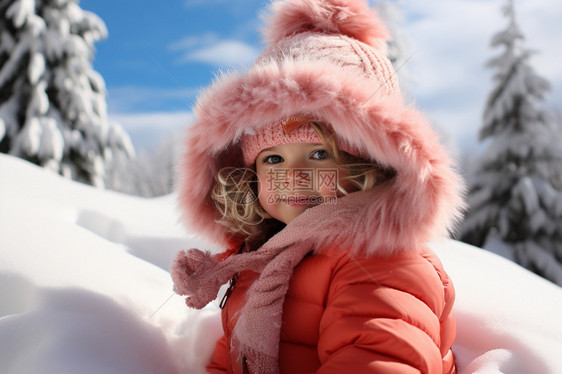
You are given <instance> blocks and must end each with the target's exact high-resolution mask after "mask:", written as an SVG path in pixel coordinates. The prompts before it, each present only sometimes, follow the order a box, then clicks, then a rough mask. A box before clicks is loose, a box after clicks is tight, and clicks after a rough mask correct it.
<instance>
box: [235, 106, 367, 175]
mask: <svg viewBox="0 0 562 374" xmlns="http://www.w3.org/2000/svg"><path fill="white" fill-rule="evenodd" d="M312 121H313V120H312V119H311V118H310V117H308V116H304V115H300V116H294V117H288V118H286V119H283V120H281V121H278V122H275V123H273V124H271V125H269V126H265V127H262V128H261V129H260V130H259V132H258V133H257V134H246V135H244V136H243V137H242V140H241V141H240V147H241V148H242V157H243V158H244V166H246V167H250V166H251V165H252V164H253V163H254V161H255V160H256V157H257V156H258V155H259V153H260V152H261V151H263V150H264V149H266V148H270V147H274V146H276V145H279V144H288V143H320V144H323V143H324V142H323V141H322V139H321V138H320V136H318V134H317V133H316V131H315V130H314V129H313V128H312V127H311V126H308V123H310V122H312ZM294 122H298V123H302V126H300V127H297V128H295V129H291V131H290V132H289V133H288V134H287V133H286V132H287V131H285V130H286V129H285V126H286V123H294ZM338 148H339V149H340V150H342V151H345V152H347V153H349V154H352V155H354V156H358V157H361V155H360V153H359V151H358V150H356V149H354V148H353V147H351V146H349V145H347V144H345V143H343V142H338Z"/></svg>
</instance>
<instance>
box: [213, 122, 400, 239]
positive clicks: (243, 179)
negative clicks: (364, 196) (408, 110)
mask: <svg viewBox="0 0 562 374" xmlns="http://www.w3.org/2000/svg"><path fill="white" fill-rule="evenodd" d="M303 125H309V126H311V127H312V128H313V129H314V131H316V133H317V134H318V136H319V137H320V139H322V142H323V143H324V146H325V147H326V150H327V152H328V153H329V154H330V157H332V158H333V160H334V162H335V163H336V164H337V165H338V167H339V168H342V169H344V170H346V171H347V172H348V174H349V175H348V176H346V177H343V178H341V179H342V181H348V182H349V184H351V185H352V188H351V189H350V190H349V191H348V189H349V188H348V189H345V188H344V187H343V186H342V185H341V184H340V183H339V181H338V183H337V189H338V191H339V192H340V193H341V194H342V195H348V194H350V193H352V192H356V191H367V190H369V189H371V188H373V187H374V186H375V185H377V184H380V183H382V182H383V181H385V180H387V179H388V178H389V177H391V176H392V175H393V172H392V171H389V170H386V169H384V168H382V167H381V166H379V165H378V164H377V163H374V162H367V161H365V160H363V159H361V158H358V157H355V156H353V155H351V154H349V153H347V152H344V151H341V150H339V149H338V146H337V142H336V137H335V136H334V133H333V131H332V130H331V129H330V128H329V127H327V126H323V125H321V124H319V123H317V122H302V121H293V122H291V121H289V122H287V124H286V125H285V126H284V128H283V131H284V132H285V133H286V134H288V133H290V132H291V131H293V130H294V129H296V128H299V127H300V126H303ZM215 179H216V184H215V186H214V188H213V190H212V194H211V196H212V198H213V201H214V202H215V206H216V208H217V210H218V212H219V213H220V214H221V218H220V219H219V220H217V221H216V222H218V223H220V224H222V225H224V226H225V227H226V228H227V231H228V232H229V233H232V234H237V235H242V236H244V237H246V238H256V237H261V239H262V240H264V239H265V240H267V238H268V237H269V236H271V234H272V231H278V230H279V229H280V227H279V225H272V224H271V222H269V221H271V220H270V218H272V217H271V216H270V215H269V214H268V213H267V212H266V211H265V210H264V209H263V208H262V206H261V205H260V203H259V201H258V188H257V184H258V179H257V174H256V173H255V171H254V170H252V169H248V168H234V167H226V168H222V169H221V170H219V172H218V173H217V176H216V178H215ZM264 236H265V237H264ZM262 240H260V242H261V241H262ZM259 244H261V243H259Z"/></svg>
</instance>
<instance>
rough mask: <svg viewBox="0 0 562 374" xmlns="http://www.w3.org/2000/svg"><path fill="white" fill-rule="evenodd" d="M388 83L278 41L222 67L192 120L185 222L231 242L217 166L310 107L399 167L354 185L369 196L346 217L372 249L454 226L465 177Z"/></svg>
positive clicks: (183, 178)
mask: <svg viewBox="0 0 562 374" xmlns="http://www.w3.org/2000/svg"><path fill="white" fill-rule="evenodd" d="M350 2H351V1H350ZM289 3H290V2H289ZM327 3H331V2H330V1H327ZM338 3H345V2H344V1H339V2H338ZM353 3H356V2H353ZM274 24H275V23H274ZM279 27H280V26H279ZM306 30H310V27H308V28H306ZM307 32H309V31H307ZM293 34H294V33H293ZM293 37H294V36H293ZM299 37H300V38H301V40H302V39H303V38H306V37H307V34H306V33H302V34H301V35H300V36H299ZM352 37H353V36H348V35H343V36H338V38H340V39H342V40H345V38H352ZM280 43H286V38H285V39H282V40H281V41H280ZM361 43H362V42H361ZM272 51H273V52H272ZM393 77H394V74H393ZM389 84H391V85H393V86H394V85H395V82H388V81H381V79H380V78H378V77H376V76H375V77H372V76H370V77H366V75H365V73H364V71H361V69H355V68H353V69H352V68H350V69H347V68H345V66H342V64H339V63H337V62H334V61H331V60H330V59H326V58H318V56H317V55H312V54H307V53H302V51H301V52H300V53H298V54H295V53H279V52H278V51H276V50H275V47H272V46H270V47H269V48H268V49H267V50H266V53H265V55H262V56H261V57H260V58H259V59H258V61H257V62H256V63H255V64H254V65H253V66H252V67H251V68H249V69H248V70H247V71H243V72H236V71H235V72H230V73H225V74H222V75H221V76H220V77H218V78H217V79H216V81H215V82H214V84H213V85H212V86H211V87H209V88H208V89H207V90H205V91H204V92H203V93H202V94H201V96H200V97H199V100H198V101H197V103H196V106H195V108H194V112H195V114H196V118H197V119H196V122H195V123H194V124H193V126H191V127H190V128H189V129H188V134H187V138H186V142H185V154H184V156H183V159H182V161H181V165H180V169H179V170H180V181H179V192H180V195H179V206H180V209H181V211H182V217H183V221H184V223H185V224H186V226H187V227H188V228H189V229H190V231H195V232H197V233H199V234H202V235H203V236H205V237H206V238H207V239H209V240H212V241H214V242H216V243H217V244H219V245H222V246H230V245H233V244H234V242H235V240H234V239H233V238H232V237H231V236H230V235H229V234H227V233H226V232H225V228H224V227H223V226H221V225H220V224H217V223H216V222H215V221H216V220H217V219H219V218H220V215H219V213H218V212H217V211H216V209H215V207H214V203H213V201H212V199H211V191H212V189H213V186H214V183H215V181H214V177H215V175H216V174H217V172H218V171H219V170H220V169H221V168H222V167H226V166H233V167H243V162H242V154H241V149H240V144H239V143H240V139H241V137H242V135H243V134H245V133H255V132H257V131H258V130H259V129H260V128H261V127H263V126H266V125H268V124H270V123H271V122H272V121H276V120H279V119H280V118H283V117H284V116H290V115H294V114H301V113H305V114H309V115H311V116H312V117H314V118H316V119H318V120H319V121H321V122H323V123H328V124H331V125H332V127H333V131H334V133H335V135H336V136H337V137H338V138H339V140H340V141H342V142H345V143H346V144H348V145H349V146H350V147H351V148H353V149H357V150H359V152H360V154H361V155H362V156H363V157H364V158H366V159H369V160H371V161H376V162H378V163H379V164H380V165H382V166H385V167H388V168H392V169H394V170H395V171H396V175H395V176H394V177H393V178H392V179H391V180H389V181H387V182H385V183H383V184H381V185H380V186H377V187H375V188H374V189H373V190H372V191H369V192H368V193H354V194H360V195H361V198H360V201H361V203H360V204H355V205H353V206H354V210H353V212H352V213H351V214H347V216H346V220H345V221H344V224H345V225H347V227H348V228H352V232H353V233H354V235H356V236H357V238H362V239H361V241H360V242H357V243H355V244H357V245H363V248H364V250H365V251H366V252H367V253H373V252H376V251H377V250H381V249H380V248H384V251H385V253H393V252H396V251H401V250H407V249H412V248H416V247H419V245H420V244H421V243H424V242H426V241H429V240H432V239H435V238H437V237H440V236H446V235H447V234H448V232H450V231H451V230H453V229H454V226H455V223H456V222H457V221H458V220H459V219H460V218H461V211H462V209H463V208H464V199H463V195H464V184H463V182H462V180H461V178H460V177H459V175H458V174H457V172H456V171H455V170H454V166H453V164H452V162H451V159H450V158H449V156H448V155H447V153H446V152H445V150H444V148H443V146H442V145H441V144H440V143H439V139H438V137H437V134H436V133H435V132H434V131H433V130H432V128H431V126H430V124H429V123H428V121H427V120H426V119H425V118H424V117H423V116H422V115H421V114H420V113H419V112H418V111H417V110H415V109H414V108H413V107H412V106H409V105H406V104H405V103H404V101H403V99H402V96H401V95H400V93H399V92H398V90H397V89H396V88H395V87H391V88H392V89H389V87H388V86H389ZM354 194H351V195H354ZM351 195H350V196H351ZM348 200H353V198H352V199H348ZM314 209H323V210H327V213H328V214H327V215H326V220H327V221H329V220H331V219H333V217H331V216H330V214H329V207H320V206H319V207H315V208H312V209H311V210H314ZM295 221H297V222H296V223H297V224H302V222H300V223H299V221H302V220H295ZM293 222H294V221H293ZM293 222H291V224H293ZM326 223H327V224H328V222H326ZM291 224H290V225H291ZM334 230H337V228H336V227H334ZM346 231H347V232H349V230H346ZM309 234H310V235H312V236H314V233H309ZM325 234H326V233H325V232H324V231H323V235H325Z"/></svg>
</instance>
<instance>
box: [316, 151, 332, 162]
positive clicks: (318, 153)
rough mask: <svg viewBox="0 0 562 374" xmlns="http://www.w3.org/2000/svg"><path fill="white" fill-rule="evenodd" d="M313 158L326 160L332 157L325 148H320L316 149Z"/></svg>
mask: <svg viewBox="0 0 562 374" xmlns="http://www.w3.org/2000/svg"><path fill="white" fill-rule="evenodd" d="M312 158H313V159H316V160H326V159H329V158H330V154H329V153H328V151H326V150H325V149H319V150H317V151H314V153H313V154H312Z"/></svg>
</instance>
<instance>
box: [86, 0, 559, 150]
mask: <svg viewBox="0 0 562 374" xmlns="http://www.w3.org/2000/svg"><path fill="white" fill-rule="evenodd" d="M397 1H398V4H400V5H401V12H402V18H403V19H402V20H401V21H400V29H401V31H402V32H403V33H404V34H405V36H406V39H407V41H408V44H407V48H406V51H405V54H406V55H408V56H412V58H411V60H410V61H409V62H408V63H407V65H406V67H405V69H404V71H407V73H408V76H409V78H408V80H407V90H408V96H409V97H410V98H411V99H412V100H413V101H414V102H415V104H416V105H417V106H418V107H419V108H420V109H421V110H423V111H425V112H426V114H427V115H428V116H429V117H430V119H431V120H432V122H433V123H434V125H435V127H436V128H437V129H438V130H439V131H440V132H441V133H442V135H443V138H444V139H445V141H448V142H449V143H450V144H451V146H452V147H453V148H457V150H458V151H459V152H466V150H467V149H472V148H473V147H475V146H476V145H477V140H476V133H477V131H478V128H479V126H480V118H481V113H482V109H483V106H484V103H485V100H486V97H487V95H488V93H489V92H490V90H491V87H492V82H491V74H492V72H491V71H488V70H486V69H485V67H484V64H485V62H486V61H487V60H488V59H489V58H491V57H493V56H495V55H497V54H498V53H499V51H494V50H491V49H489V47H488V45H489V41H490V39H491V37H492V35H493V34H494V33H495V32H497V31H499V30H501V29H502V28H503V27H504V25H505V20H504V19H503V18H502V16H501V13H500V8H501V5H502V4H503V3H504V1H503V0H501V1H500V0H449V1H447V2H443V1H438V0H422V1H406V0H397ZM372 2H375V1H374V0H373V1H372ZM268 3H269V1H268V0H230V1H228V0H171V1H156V0H145V1H142V2H140V1H133V0H119V1H113V0H111V1H110V0H81V1H80V5H81V7H82V8H83V9H86V10H89V11H92V12H94V13H96V14H97V15H98V16H99V17H100V18H101V19H102V20H103V21H104V22H105V24H106V26H107V28H108V31H109V37H108V38H107V39H105V40H103V41H100V42H98V43H97V44H96V48H97V52H96V54H95V61H94V68H95V69H96V70H97V71H98V72H100V73H101V74H102V76H103V77H104V79H105V81H106V85H107V89H108V98H107V101H108V111H109V115H110V119H112V120H115V121H117V122H120V123H121V124H122V125H123V126H124V127H125V129H126V130H127V131H128V132H129V134H130V135H131V138H132V140H133V142H134V144H135V146H136V147H137V149H150V148H151V147H154V146H155V145H156V144H157V143H158V142H159V141H160V140H162V139H163V138H165V137H166V136H169V135H171V134H174V135H175V134H179V133H180V132H182V131H183V130H184V129H185V128H186V127H187V126H188V124H189V123H190V122H191V121H192V120H193V116H192V114H191V107H192V105H193V99H194V97H195V96H196V95H197V92H198V91H199V90H200V89H201V88H203V87H205V86H207V85H209V84H210V83H211V81H212V79H213V76H214V74H215V73H216V72H217V71H218V70H219V69H221V68H223V69H224V68H226V69H228V68H243V67H244V66H248V65H250V64H251V63H252V61H253V60H254V59H255V57H256V56H257V55H258V54H259V52H260V50H261V49H262V48H263V45H262V44H261V37H260V35H259V33H258V31H259V28H260V26H261V25H262V21H261V19H260V18H259V15H260V14H261V13H262V12H263V10H264V8H265V7H266V6H267V4H268ZM515 3H516V12H517V13H516V14H517V18H518V20H519V23H520V26H521V28H522V30H523V33H524V34H525V36H526V38H527V46H528V47H530V48H532V49H534V50H536V51H537V52H538V53H537V54H536V55H535V56H534V57H533V59H532V63H533V66H534V67H535V68H536V70H537V71H538V72H539V73H540V74H541V75H542V76H544V77H545V78H547V79H548V80H549V81H550V83H551V85H552V91H551V93H550V95H549V98H548V105H549V106H550V107H552V108H561V107H562V105H561V104H562V65H561V64H560V63H559V61H562V48H560V47H561V46H562V32H561V31H562V28H561V27H560V26H559V20H560V19H562V2H560V1H559V0H516V1H515ZM558 110H559V109H558Z"/></svg>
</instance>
